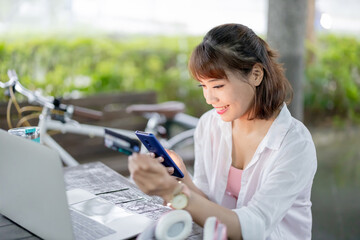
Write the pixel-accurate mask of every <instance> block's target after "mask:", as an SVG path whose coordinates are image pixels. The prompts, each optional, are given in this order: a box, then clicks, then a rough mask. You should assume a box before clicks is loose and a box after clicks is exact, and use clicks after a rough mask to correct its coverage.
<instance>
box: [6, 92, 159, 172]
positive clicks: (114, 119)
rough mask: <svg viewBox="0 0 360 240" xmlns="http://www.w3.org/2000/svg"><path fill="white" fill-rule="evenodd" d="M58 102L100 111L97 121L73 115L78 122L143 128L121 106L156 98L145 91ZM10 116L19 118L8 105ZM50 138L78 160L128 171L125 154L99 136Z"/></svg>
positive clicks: (141, 122)
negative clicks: (106, 143)
mask: <svg viewBox="0 0 360 240" xmlns="http://www.w3.org/2000/svg"><path fill="white" fill-rule="evenodd" d="M62 102H63V103H65V104H72V105H74V106H79V107H86V108H90V109H94V110H99V111H102V112H103V117H102V119H101V120H89V119H86V118H83V117H76V116H74V119H75V120H77V121H78V122H80V123H85V124H91V125H98V126H105V127H113V128H120V129H129V130H143V129H144V128H145V125H146V119H144V118H143V117H141V116H139V115H133V114H129V113H126V112H125V109H126V107H127V106H129V105H131V104H141V103H156V102H157V99H156V93H155V92H153V91H148V92H135V93H119V94H101V95H95V96H90V97H85V98H79V99H70V100H63V101H62ZM26 105H29V104H28V103H27V102H22V103H20V106H26ZM6 108H7V103H5V102H0V128H2V129H5V130H8V125H7V123H6ZM11 116H12V122H13V125H14V124H15V123H16V122H17V121H18V120H19V119H18V116H17V112H16V110H15V107H14V106H12V112H11ZM37 123H38V120H32V121H31V125H34V126H35V125H37ZM13 127H14V126H13ZM53 138H54V139H55V140H56V141H57V142H58V143H59V144H60V145H61V146H62V147H63V148H64V149H65V150H66V151H68V152H69V153H70V155H72V156H73V157H74V158H75V159H76V160H77V161H79V162H80V163H88V162H94V161H101V162H103V163H104V164H106V165H107V166H109V167H110V168H112V169H114V170H115V171H117V172H119V173H120V174H122V175H124V176H127V175H128V174H129V173H128V169H127V156H125V155H124V154H121V153H118V152H115V151H113V150H110V149H108V148H106V147H105V146H104V139H103V138H99V137H94V138H90V137H88V136H82V135H77V134H72V133H66V134H61V133H59V134H55V135H53Z"/></svg>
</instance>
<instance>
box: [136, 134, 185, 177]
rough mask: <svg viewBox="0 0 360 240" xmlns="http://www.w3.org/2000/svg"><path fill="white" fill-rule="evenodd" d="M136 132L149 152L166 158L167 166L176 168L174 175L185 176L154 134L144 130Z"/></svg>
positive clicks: (164, 162)
mask: <svg viewBox="0 0 360 240" xmlns="http://www.w3.org/2000/svg"><path fill="white" fill-rule="evenodd" d="M135 134H136V136H137V137H138V138H139V139H140V141H141V142H142V143H143V145H144V146H145V147H146V148H147V150H148V151H149V152H152V153H155V156H156V157H163V158H164V161H163V162H162V164H163V165H164V166H165V167H173V168H174V173H173V174H172V175H173V176H175V177H178V178H183V177H184V174H183V173H182V172H181V170H180V168H179V167H178V166H177V165H176V163H175V162H174V161H173V160H172V159H171V157H170V156H169V154H168V153H167V152H166V151H165V149H164V147H163V146H162V145H161V144H160V142H159V141H158V140H157V139H156V137H155V135H154V134H152V133H147V132H142V131H135Z"/></svg>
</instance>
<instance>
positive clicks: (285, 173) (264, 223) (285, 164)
mask: <svg viewBox="0 0 360 240" xmlns="http://www.w3.org/2000/svg"><path fill="white" fill-rule="evenodd" d="M289 142H290V143H289V144H287V146H284V147H283V148H281V147H280V149H279V150H278V151H279V156H278V158H277V160H276V162H275V163H274V165H273V167H272V168H271V170H270V171H269V173H267V174H266V179H264V180H263V183H262V184H261V186H260V187H259V189H258V190H257V191H256V193H255V194H254V196H253V198H252V199H251V200H250V202H249V203H248V205H247V206H244V207H242V208H240V209H235V210H234V211H235V212H236V213H237V215H238V217H239V221H240V225H241V230H242V236H243V238H244V239H265V238H266V237H268V236H269V235H270V234H271V233H272V231H273V230H274V228H275V227H276V225H277V224H278V223H279V222H280V221H281V220H282V218H283V217H284V216H285V214H286V213H287V211H288V210H289V209H290V208H291V207H292V206H293V204H294V202H295V200H296V198H297V197H298V196H299V194H300V193H301V192H302V191H304V189H305V188H306V187H308V186H309V185H310V186H311V184H312V181H313V178H314V175H315V172H316V168H317V162H316V152H315V147H314V143H313V142H312V141H310V140H304V139H303V140H302V141H299V140H294V139H293V141H289Z"/></svg>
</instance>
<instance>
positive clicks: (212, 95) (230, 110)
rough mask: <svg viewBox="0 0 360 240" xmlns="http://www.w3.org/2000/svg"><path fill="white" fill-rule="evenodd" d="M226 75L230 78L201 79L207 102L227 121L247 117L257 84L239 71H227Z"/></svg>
mask: <svg viewBox="0 0 360 240" xmlns="http://www.w3.org/2000/svg"><path fill="white" fill-rule="evenodd" d="M226 75H227V77H228V79H200V86H201V87H202V89H203V94H204V97H205V99H206V103H207V104H210V105H212V106H213V107H214V108H215V109H216V112H217V113H218V114H219V115H220V117H221V119H222V120H223V121H225V122H231V121H234V120H236V119H240V118H246V119H247V118H248V113H249V107H250V104H251V102H252V101H253V99H254V95H255V86H254V85H252V83H251V80H250V81H248V80H247V79H245V78H244V77H243V76H241V75H240V74H239V73H235V72H228V71H226ZM247 82H249V83H247Z"/></svg>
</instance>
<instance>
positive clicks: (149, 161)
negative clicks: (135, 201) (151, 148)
mask: <svg viewBox="0 0 360 240" xmlns="http://www.w3.org/2000/svg"><path fill="white" fill-rule="evenodd" d="M128 159H129V171H130V174H131V177H132V179H133V180H134V181H135V183H136V185H137V186H138V187H139V188H140V190H141V191H143V192H144V193H146V194H148V195H157V196H160V197H162V198H163V199H165V200H166V199H167V198H169V197H171V196H172V193H173V191H174V189H175V188H176V186H177V184H178V183H177V181H176V179H175V178H174V177H172V176H170V175H169V172H168V171H169V170H168V169H167V168H165V167H164V166H163V165H162V164H161V163H160V162H162V161H163V159H162V158H161V157H159V158H155V156H154V155H152V154H138V153H133V154H132V155H131V156H129V158H128Z"/></svg>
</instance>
